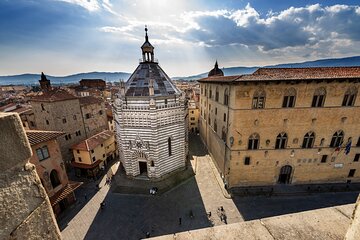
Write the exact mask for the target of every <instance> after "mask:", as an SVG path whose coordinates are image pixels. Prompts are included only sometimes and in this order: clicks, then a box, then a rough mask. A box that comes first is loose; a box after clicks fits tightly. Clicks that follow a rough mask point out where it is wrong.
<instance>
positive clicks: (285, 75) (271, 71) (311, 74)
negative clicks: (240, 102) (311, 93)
mask: <svg viewBox="0 0 360 240" xmlns="http://www.w3.org/2000/svg"><path fill="white" fill-rule="evenodd" d="M330 78H360V67H314V68H259V69H258V70H256V71H255V72H254V73H253V74H248V75H242V76H241V77H240V78H238V79H237V81H243V80H252V81H256V80H301V79H330Z"/></svg>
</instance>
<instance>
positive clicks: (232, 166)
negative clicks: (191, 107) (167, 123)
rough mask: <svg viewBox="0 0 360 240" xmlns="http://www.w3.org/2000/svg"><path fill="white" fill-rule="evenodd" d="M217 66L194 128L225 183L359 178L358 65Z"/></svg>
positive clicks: (204, 83)
mask: <svg viewBox="0 0 360 240" xmlns="http://www.w3.org/2000/svg"><path fill="white" fill-rule="evenodd" d="M219 70H220V69H218V67H217V64H216V66H215V68H214V69H213V70H212V71H211V72H210V73H209V77H207V78H204V79H201V80H199V82H200V87H201V100H200V126H199V127H200V135H201V137H202V139H203V141H204V143H205V144H206V146H207V148H208V150H209V152H210V154H211V155H212V158H213V159H214V161H215V163H216V165H217V168H218V170H219V172H220V174H221V175H222V177H223V180H224V183H225V184H226V185H227V186H228V187H229V188H232V187H246V186H269V185H276V184H319V183H320V184H321V183H351V182H359V181H360V162H359V157H360V138H359V136H360V122H359V118H360V100H359V98H358V97H357V94H358V88H359V80H360V67H334V68H282V69H275V68H260V69H258V70H257V71H255V72H254V73H253V74H249V75H241V76H223V73H222V72H220V71H221V70H220V71H219Z"/></svg>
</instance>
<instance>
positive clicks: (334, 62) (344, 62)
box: [173, 56, 360, 80]
mask: <svg viewBox="0 0 360 240" xmlns="http://www.w3.org/2000/svg"><path fill="white" fill-rule="evenodd" d="M352 66H360V56H354V57H346V58H331V59H320V60H315V61H306V62H301V63H286V64H277V65H269V66H263V67H268V68H304V67H352ZM258 68H259V67H230V68H222V70H223V72H224V75H225V76H231V75H241V74H251V73H253V72H255V71H256V70H257V69H258ZM210 70H211V69H209V71H210ZM207 75H208V73H207V72H206V73H201V74H198V75H193V76H189V77H174V78H173V79H174V80H179V79H182V80H197V79H200V78H204V77H207Z"/></svg>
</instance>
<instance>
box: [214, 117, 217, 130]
mask: <svg viewBox="0 0 360 240" xmlns="http://www.w3.org/2000/svg"><path fill="white" fill-rule="evenodd" d="M214 131H215V132H216V133H217V122H216V119H215V120H214Z"/></svg>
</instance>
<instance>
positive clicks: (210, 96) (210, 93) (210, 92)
mask: <svg viewBox="0 0 360 240" xmlns="http://www.w3.org/2000/svg"><path fill="white" fill-rule="evenodd" d="M209 98H212V90H211V86H210V89H209Z"/></svg>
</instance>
